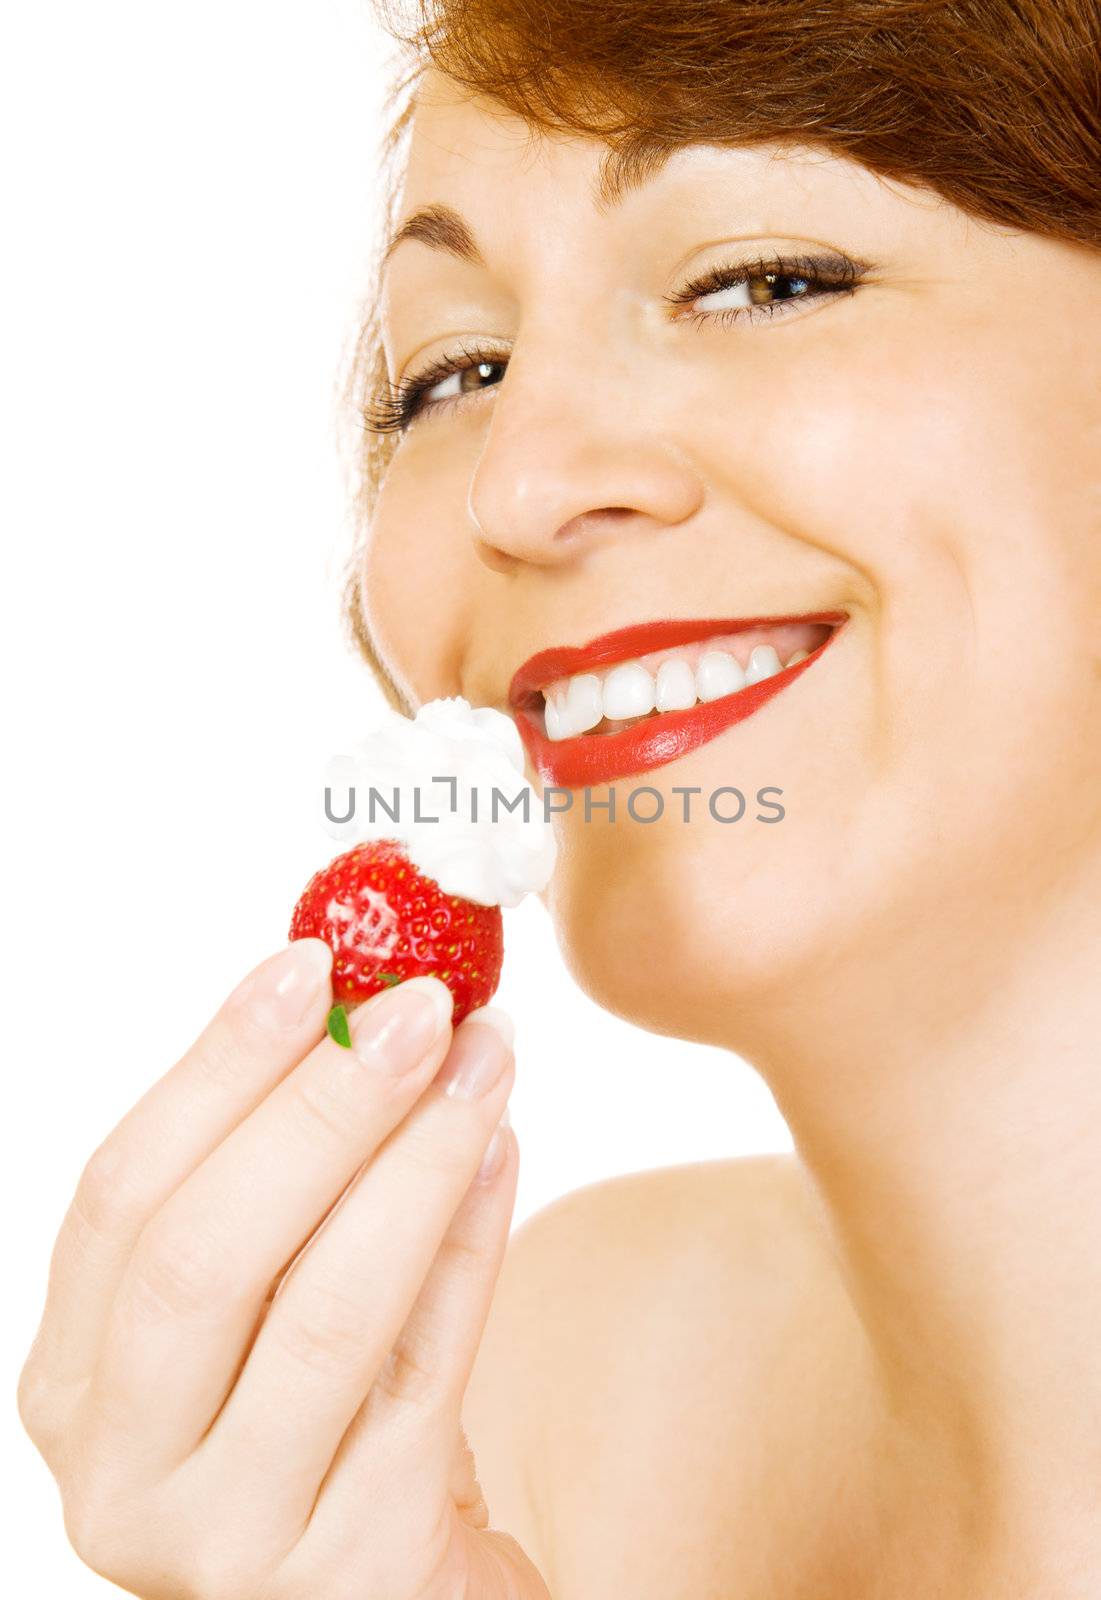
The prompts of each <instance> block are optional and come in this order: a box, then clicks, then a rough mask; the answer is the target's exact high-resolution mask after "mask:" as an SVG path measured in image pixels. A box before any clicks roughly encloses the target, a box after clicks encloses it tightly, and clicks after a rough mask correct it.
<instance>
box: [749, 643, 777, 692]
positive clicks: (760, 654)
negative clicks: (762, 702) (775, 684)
mask: <svg viewBox="0 0 1101 1600" xmlns="http://www.w3.org/2000/svg"><path fill="white" fill-rule="evenodd" d="M779 670H780V657H779V656H778V655H777V654H776V652H775V650H774V649H773V648H772V646H771V645H770V644H759V645H758V646H757V647H756V649H755V650H751V651H750V655H749V666H748V667H747V668H746V674H745V681H746V683H747V684H748V683H760V682H761V680H762V679H763V678H771V677H772V675H773V673H775V672H779Z"/></svg>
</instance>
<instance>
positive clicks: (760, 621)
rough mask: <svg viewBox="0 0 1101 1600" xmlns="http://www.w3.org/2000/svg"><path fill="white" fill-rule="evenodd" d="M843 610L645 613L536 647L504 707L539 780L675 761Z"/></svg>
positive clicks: (809, 649)
mask: <svg viewBox="0 0 1101 1600" xmlns="http://www.w3.org/2000/svg"><path fill="white" fill-rule="evenodd" d="M844 621H845V613H844V612H842V611H820V612H814V613H813V614H810V613H808V614H806V615H803V616H792V617H751V618H740V619H735V620H726V621H715V620H713V619H712V620H706V621H705V620H700V619H697V620H695V621H686V622H675V621H663V622H644V623H640V624H638V625H637V626H634V627H630V628H620V629H618V630H617V631H616V632H615V633H605V634H602V635H601V636H600V638H598V639H593V640H591V641H590V643H588V644H585V645H576V646H568V647H566V648H564V649H561V650H542V651H540V652H539V653H538V654H537V655H534V656H532V657H531V658H530V660H528V661H525V662H524V664H523V666H522V667H521V668H520V669H519V671H518V672H517V673H516V675H515V676H514V678H513V680H512V683H511V685H510V688H509V704H510V705H511V707H512V710H513V716H514V718H515V721H516V724H517V726H518V728H519V730H520V735H521V738H522V739H523V741H524V744H525V746H526V748H527V752H528V755H529V756H530V757H531V760H532V762H533V764H534V766H535V768H536V771H537V772H538V773H539V776H540V778H541V779H542V781H543V782H544V783H550V784H553V785H555V786H557V787H561V788H568V789H576V788H584V787H587V786H590V785H596V784H602V783H611V782H613V781H614V780H615V779H616V778H626V777H630V776H633V775H634V774H636V773H639V772H646V771H649V769H650V768H652V767H660V766H663V765H664V764H665V763H666V762H667V761H675V760H676V759H677V758H678V756H683V755H686V754H687V753H688V751H690V750H695V749H696V748H697V747H698V746H699V745H701V744H706V743H707V741H708V740H709V739H714V738H715V737H716V736H717V735H718V734H720V733H722V732H723V730H724V729H726V728H729V727H732V726H733V725H734V723H736V722H741V721H742V720H743V719H744V718H745V717H748V716H752V714H753V712H754V711H759V710H760V708H761V706H763V705H764V704H765V703H766V701H769V700H771V699H772V698H773V697H774V696H775V695H777V694H779V693H780V692H781V691H782V690H783V689H786V688H787V687H788V685H789V684H791V683H794V682H795V679H796V678H798V677H799V676H800V674H801V673H803V672H805V671H806V669H807V668H808V667H809V666H810V664H811V662H812V661H815V660H817V658H818V657H819V656H820V655H821V654H822V652H823V650H825V648H826V646H827V645H828V644H829V642H830V640H831V639H832V638H833V637H834V636H835V634H836V633H837V632H838V630H839V628H840V625H841V624H842V623H843V622H844Z"/></svg>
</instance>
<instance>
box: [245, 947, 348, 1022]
mask: <svg viewBox="0 0 1101 1600" xmlns="http://www.w3.org/2000/svg"><path fill="white" fill-rule="evenodd" d="M332 964H333V953H332V951H331V950H330V949H329V947H328V945H327V944H323V943H322V941H321V940H320V939H296V940H295V941H294V943H293V944H289V945H288V946H287V948H286V949H285V950H280V951H279V954H278V955H274V956H271V957H270V958H269V959H268V960H267V961H265V962H264V963H263V964H262V965H261V966H260V967H258V968H257V970H256V971H255V972H254V973H252V974H251V976H250V977H248V978H246V979H245V981H244V983H243V984H242V985H241V987H240V989H239V990H238V991H237V993H238V996H239V998H240V999H241V1001H242V1002H243V1003H244V1004H245V1005H248V1006H251V1007H252V1010H253V1013H254V1015H255V1016H256V1017H257V1018H258V1019H259V1021H260V1022H262V1023H263V1024H264V1025H265V1026H266V1027H269V1028H294V1027H297V1026H298V1024H299V1023H300V1022H302V1021H303V1019H304V1018H305V1016H306V1014H307V1012H308V1011H309V1010H310V1007H311V1006H312V1005H313V1004H314V1002H315V1001H316V1000H317V997H318V995H319V994H320V992H321V990H322V988H323V987H324V985H325V982H326V980H327V978H328V976H329V969H330V968H331V967H332Z"/></svg>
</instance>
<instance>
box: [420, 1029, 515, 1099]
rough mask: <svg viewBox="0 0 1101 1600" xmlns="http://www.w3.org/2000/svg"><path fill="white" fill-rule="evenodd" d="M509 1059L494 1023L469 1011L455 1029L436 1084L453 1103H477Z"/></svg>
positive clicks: (506, 1045) (504, 1040) (508, 1048)
mask: <svg viewBox="0 0 1101 1600" xmlns="http://www.w3.org/2000/svg"><path fill="white" fill-rule="evenodd" d="M486 1009H488V1010H496V1008H495V1007H488V1008H486ZM505 1020H506V1021H507V1020H508V1019H507V1017H506V1019H505ZM467 1023H470V1024H471V1026H469V1027H468V1026H467ZM479 1023H480V1024H481V1025H480V1026H479ZM511 1057H512V1048H511V1045H510V1044H509V1041H508V1039H507V1038H506V1037H505V1036H504V1034H503V1033H502V1032H501V1030H500V1028H499V1027H498V1026H497V1024H496V1023H494V1022H490V1021H489V1019H488V1018H487V1017H486V1016H485V1015H483V1016H482V1017H480V1018H479V1017H477V1016H476V1013H475V1012H473V1011H472V1012H470V1014H469V1016H467V1018H466V1019H465V1021H464V1022H463V1025H462V1027H461V1028H459V1029H458V1030H457V1032H456V1034H455V1038H454V1041H453V1042H452V1045H451V1049H450V1050H449V1051H448V1052H447V1060H446V1061H445V1062H444V1064H443V1066H442V1067H441V1069H440V1073H439V1076H438V1077H437V1079H436V1082H437V1083H438V1084H439V1086H440V1088H441V1089H442V1090H443V1092H444V1094H447V1095H450V1096H451V1098H452V1099H453V1100H477V1099H479V1098H480V1096H482V1095H484V1094H488V1093H489V1091H490V1089H492V1088H493V1085H494V1084H495V1083H497V1082H498V1081H499V1079H500V1077H501V1074H502V1073H503V1072H504V1070H505V1068H506V1067H507V1066H508V1063H509V1061H510V1059H511Z"/></svg>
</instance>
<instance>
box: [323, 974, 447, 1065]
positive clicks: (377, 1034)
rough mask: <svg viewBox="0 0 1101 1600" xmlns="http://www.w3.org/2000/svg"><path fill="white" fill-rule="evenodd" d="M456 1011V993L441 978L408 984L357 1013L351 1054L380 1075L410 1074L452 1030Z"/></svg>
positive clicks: (351, 1023) (352, 1026) (376, 997)
mask: <svg viewBox="0 0 1101 1600" xmlns="http://www.w3.org/2000/svg"><path fill="white" fill-rule="evenodd" d="M453 1010H454V1001H453V1000H452V998H451V991H450V989H449V988H448V987H447V985H446V984H444V983H441V982H440V980H439V978H409V979H407V981H406V982H405V983H400V984H398V986H397V987H396V988H394V989H387V990H386V991H385V993H383V994H376V995H373V996H372V998H371V999H370V1000H366V1001H365V1002H364V1003H363V1005H361V1006H360V1007H358V1009H357V1010H356V1011H355V1012H353V1014H352V1016H351V1018H350V1021H349V1026H350V1029H351V1035H352V1049H353V1050H354V1051H355V1053H356V1055H357V1056H359V1058H360V1059H361V1060H362V1061H364V1062H365V1063H366V1064H367V1066H369V1067H372V1068H373V1069H374V1070H375V1071H376V1072H384V1073H388V1074H389V1075H390V1076H391V1077H397V1076H399V1075H400V1074H401V1073H403V1072H411V1071H412V1070H413V1068H414V1067H415V1066H417V1065H418V1064H419V1063H420V1062H421V1061H423V1060H424V1058H425V1056H426V1055H427V1054H428V1052H429V1050H430V1049H431V1048H432V1046H433V1045H434V1044H435V1042H436V1040H437V1039H438V1038H439V1037H440V1035H441V1034H442V1033H443V1032H444V1030H445V1029H446V1028H447V1027H448V1025H449V1024H450V1022H451V1013H452V1011H453Z"/></svg>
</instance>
